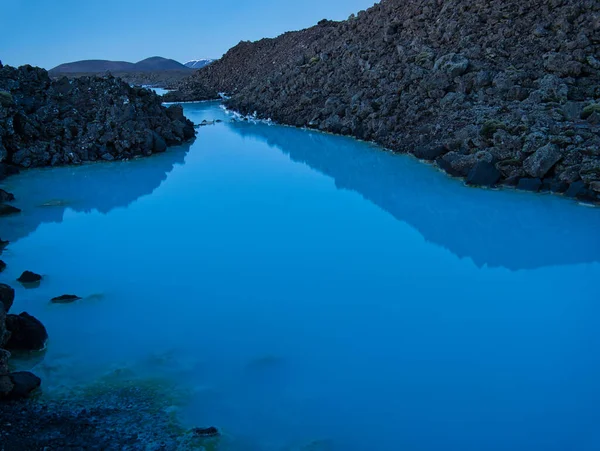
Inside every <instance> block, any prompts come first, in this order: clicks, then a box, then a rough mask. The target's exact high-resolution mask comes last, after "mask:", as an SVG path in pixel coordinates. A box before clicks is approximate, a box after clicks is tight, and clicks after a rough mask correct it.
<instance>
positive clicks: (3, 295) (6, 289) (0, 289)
mask: <svg viewBox="0 0 600 451" xmlns="http://www.w3.org/2000/svg"><path fill="white" fill-rule="evenodd" d="M0 262H1V261H0ZM2 263H4V262H2ZM14 300H15V290H14V289H13V288H12V287H10V286H9V285H6V284H5V283H0V304H2V305H4V311H5V312H6V313H8V312H9V311H10V308H11V307H12V305H13V302H14Z"/></svg>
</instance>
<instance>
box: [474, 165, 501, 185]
mask: <svg viewBox="0 0 600 451" xmlns="http://www.w3.org/2000/svg"><path fill="white" fill-rule="evenodd" d="M500 177H501V174H500V171H499V170H498V169H496V165H495V164H494V163H491V162H488V161H480V162H478V163H477V164H475V166H473V168H472V169H471V170H470V171H469V174H468V175H467V184H469V185H476V186H493V185H495V184H496V183H497V182H498V180H500Z"/></svg>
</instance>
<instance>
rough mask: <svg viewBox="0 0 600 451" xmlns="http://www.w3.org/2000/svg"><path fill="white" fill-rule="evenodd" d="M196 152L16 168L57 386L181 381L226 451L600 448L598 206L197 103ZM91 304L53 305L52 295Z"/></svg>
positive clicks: (35, 304) (21, 219)
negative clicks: (448, 171)
mask: <svg viewBox="0 0 600 451" xmlns="http://www.w3.org/2000/svg"><path fill="white" fill-rule="evenodd" d="M184 107H185V111H186V114H187V115H188V116H189V117H190V118H191V119H192V120H193V121H194V122H195V123H200V122H202V120H204V119H206V120H209V121H210V120H214V119H221V120H222V121H223V122H221V123H217V124H215V125H212V126H206V127H201V128H200V129H199V131H198V136H197V139H196V141H195V142H194V143H193V144H191V145H188V146H182V147H179V148H173V149H170V150H169V151H168V152H166V153H164V154H161V155H156V156H153V157H151V158H146V159H139V160H134V161H128V162H115V163H102V164H90V165H85V166H81V167H64V168H54V169H40V170H37V169H36V170H30V171H26V172H23V173H22V174H21V175H18V176H15V177H12V178H9V179H7V180H6V181H5V183H4V188H5V189H7V190H10V191H12V192H14V193H15V195H16V196H17V199H18V200H17V202H16V203H15V205H17V206H19V207H20V208H22V209H23V213H22V214H21V215H19V216H15V217H10V218H4V219H2V220H1V221H0V236H1V237H2V238H3V239H9V240H11V244H10V245H9V247H8V249H7V250H6V251H5V252H4V254H3V256H2V258H3V259H4V260H5V261H6V262H7V264H8V268H7V270H6V271H5V272H4V273H3V274H2V275H0V281H2V282H8V283H11V284H13V285H15V284H14V282H13V281H14V280H15V279H16V278H17V277H18V275H19V274H20V272H22V271H23V270H25V269H30V270H33V271H36V272H39V273H41V274H43V275H44V280H43V282H42V284H41V286H40V287H39V288H37V289H29V290H25V289H24V288H22V287H17V301H16V303H15V306H14V311H15V312H19V311H27V312H29V313H30V314H33V315H35V316H37V317H38V318H39V319H40V320H42V321H43V322H44V324H45V325H46V327H47V329H48V332H49V335H50V340H49V343H48V348H47V351H46V353H45V355H43V357H40V358H38V359H37V360H34V361H30V360H28V361H23V362H21V363H20V365H21V366H23V367H28V368H33V371H35V372H36V373H38V374H39V375H40V376H42V377H43V381H44V382H43V384H44V385H43V386H44V392H45V393H46V395H51V394H52V393H56V392H60V391H61V390H66V389H67V387H71V386H85V385H86V384H93V383H95V381H97V380H99V379H101V378H102V377H104V376H105V375H107V374H111V373H114V372H119V373H122V374H126V375H127V377H131V378H134V379H135V378H139V379H140V380H143V379H144V378H158V379H161V380H165V381H168V382H169V383H170V384H172V386H173V387H177V390H182V391H183V392H184V393H185V396H184V398H185V399H180V398H178V401H176V402H175V401H174V403H175V405H174V409H176V411H177V412H178V415H179V418H180V419H181V421H182V422H183V424H185V425H188V426H194V425H197V426H209V425H215V426H218V427H220V428H221V429H222V430H223V432H224V434H225V436H226V438H227V440H226V441H224V444H223V445H222V447H221V448H220V449H225V450H244V451H252V450H265V451H271V450H277V451H283V450H319V451H321V450H343V451H354V450H378V451H392V450H393V451H397V450H423V451H430V450H461V451H467V450H473V451H475V450H493V451H500V450H502V451H504V450H507V451H508V450H511V451H515V450H556V451H558V450H561V451H562V450H580V451H585V450H590V451H592V450H598V449H600V428H599V427H598V420H599V419H600V384H599V381H600V352H599V349H600V327H599V326H598V324H599V322H600V289H599V284H598V281H599V280H600V263H599V262H600V233H599V231H600V209H598V208H590V207H586V206H582V205H578V204H577V203H575V202H572V201H570V200H567V199H563V198H560V197H556V196H550V195H535V194H531V193H524V192H517V191H511V190H501V191H493V190H483V189H473V188H468V187H465V186H464V185H463V184H462V183H461V182H460V181H458V180H454V179H451V178H448V177H447V176H446V175H444V174H442V173H440V172H439V171H437V170H436V169H434V168H433V167H431V166H429V165H426V164H423V163H420V162H418V161H416V160H415V159H413V158H411V157H407V156H398V155H393V154H391V153H389V152H385V151H382V150H380V149H378V148H376V147H375V146H373V145H370V144H366V143H361V142H357V141H354V140H352V139H348V138H344V137H336V136H330V135H326V134H321V133H316V132H312V131H306V130H298V129H294V128H289V127H281V126H275V125H270V124H265V123H253V122H247V121H235V122H233V121H232V116H230V115H228V114H227V113H226V112H225V111H224V110H223V109H222V108H220V106H219V104H218V103H200V104H186V105H185V106H184ZM64 293H74V294H77V295H79V296H82V297H84V299H83V300H81V301H79V302H77V303H74V304H69V305H51V304H50V303H49V302H48V301H49V299H50V298H52V297H54V296H58V295H61V294H64Z"/></svg>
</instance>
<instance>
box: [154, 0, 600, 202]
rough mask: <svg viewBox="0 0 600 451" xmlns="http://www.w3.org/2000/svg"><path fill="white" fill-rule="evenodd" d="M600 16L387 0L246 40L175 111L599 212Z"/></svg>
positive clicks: (193, 81)
mask: <svg viewBox="0 0 600 451" xmlns="http://www.w3.org/2000/svg"><path fill="white" fill-rule="evenodd" d="M599 54H600V4H598V2H595V1H593V0H552V1H546V0H534V1H531V2H526V3H523V2H519V1H517V0H502V1H501V0H493V1H490V2H476V3H473V2H469V1H467V0H451V1H447V2H438V1H436V0H410V1H408V2H405V1H401V0H383V1H381V2H380V3H379V4H376V5H375V6H373V7H372V8H370V9H368V10H367V11H361V12H360V13H359V14H357V15H356V16H354V15H353V16H351V17H350V18H349V19H348V20H346V21H342V22H332V21H327V20H323V21H321V22H319V24H318V25H316V26H315V27H312V28H309V29H306V30H301V31H297V32H291V33H285V34H283V35H281V36H280V37H277V38H275V39H263V40H260V41H257V42H254V43H250V42H241V43H240V44H239V45H237V46H236V47H234V48H232V49H231V50H230V51H229V52H228V53H227V54H226V55H225V56H224V57H223V58H222V59H220V60H218V61H216V62H214V63H213V64H211V65H210V66H207V67H206V68H203V69H200V70H199V71H198V72H197V73H196V74H195V75H193V76H192V77H190V78H189V79H186V80H184V81H182V82H181V83H180V85H179V87H178V91H176V92H171V93H169V94H168V95H167V96H166V97H165V99H166V100H169V101H190V100H205V99H207V98H216V97H217V95H218V93H221V92H222V93H226V94H228V96H229V99H228V100H226V105H227V106H228V107H229V108H231V109H234V110H236V111H239V112H240V113H242V114H245V115H247V114H250V115H254V114H256V116H257V117H259V118H270V119H273V120H274V121H276V122H279V123H282V124H288V125H293V126H297V127H308V128H314V129H319V130H323V131H327V132H332V133H337V134H343V135H352V136H354V137H356V138H359V139H363V140H367V141H373V142H376V143H378V144H380V145H382V146H384V147H386V148H389V149H392V150H393V151H396V152H403V153H412V154H414V155H415V156H417V157H418V158H420V159H422V160H427V161H432V162H435V164H437V165H438V166H439V167H440V168H441V169H443V170H444V171H446V172H447V173H448V174H450V175H452V176H456V177H462V178H464V179H465V180H466V182H467V183H469V184H472V185H478V186H496V185H506V186H513V187H517V188H519V189H524V190H530V191H534V192H538V191H550V192H554V193H560V194H564V195H566V196H568V197H572V198H576V199H579V200H581V201H584V202H590V203H600V90H599V86H600V60H599V59H598V55H599Z"/></svg>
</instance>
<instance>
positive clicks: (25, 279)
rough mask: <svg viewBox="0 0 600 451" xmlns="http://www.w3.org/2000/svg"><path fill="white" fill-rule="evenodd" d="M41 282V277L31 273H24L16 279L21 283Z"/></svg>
mask: <svg viewBox="0 0 600 451" xmlns="http://www.w3.org/2000/svg"><path fill="white" fill-rule="evenodd" d="M41 280H42V276H40V275H39V274H36V273H34V272H31V271H24V272H23V274H21V275H20V276H19V278H18V279H17V281H18V282H21V283H37V282H39V281H41Z"/></svg>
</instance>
